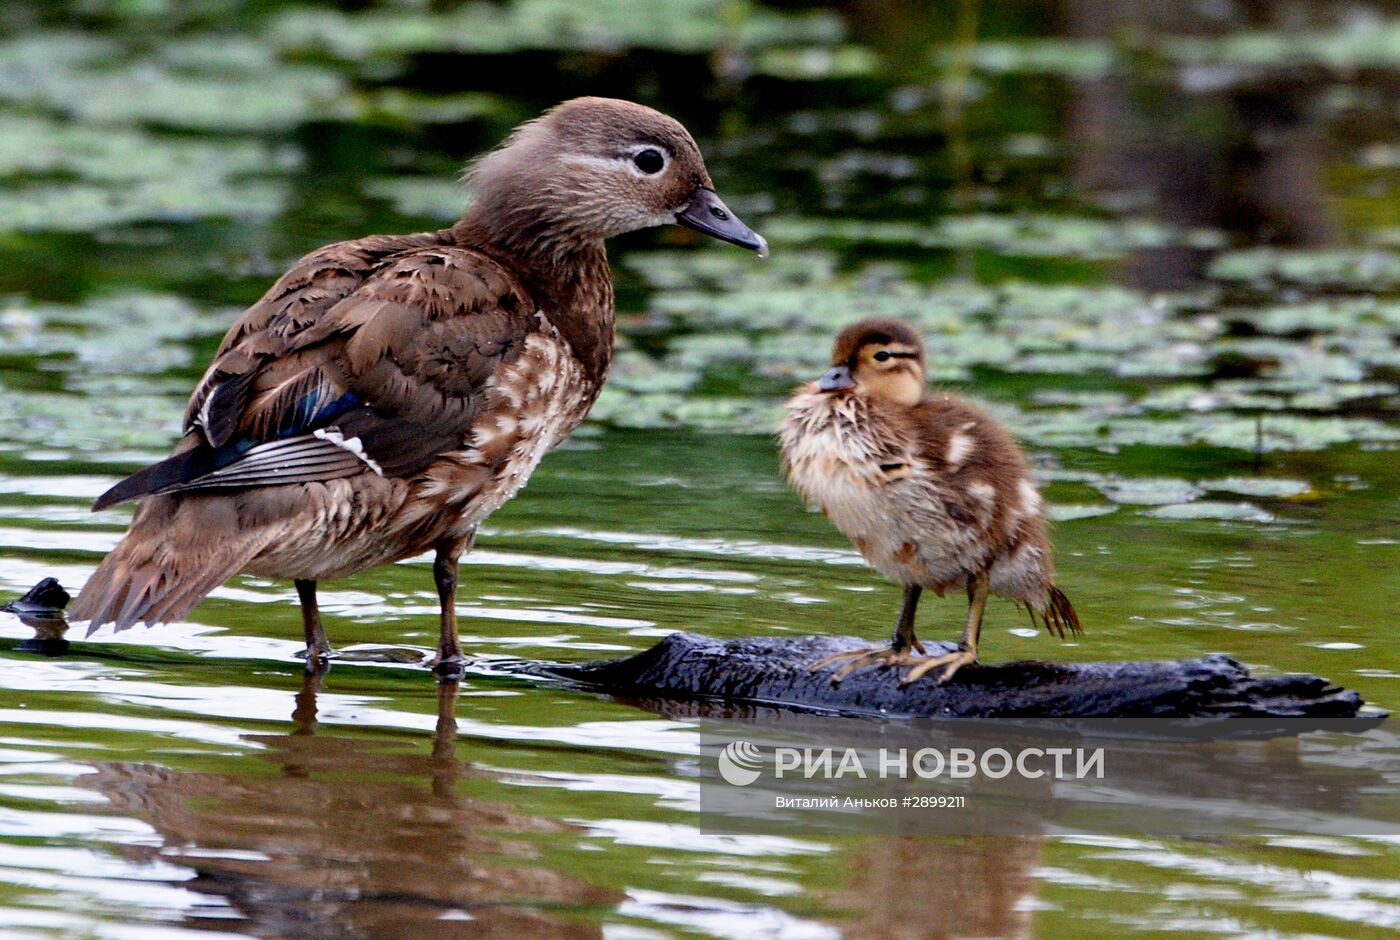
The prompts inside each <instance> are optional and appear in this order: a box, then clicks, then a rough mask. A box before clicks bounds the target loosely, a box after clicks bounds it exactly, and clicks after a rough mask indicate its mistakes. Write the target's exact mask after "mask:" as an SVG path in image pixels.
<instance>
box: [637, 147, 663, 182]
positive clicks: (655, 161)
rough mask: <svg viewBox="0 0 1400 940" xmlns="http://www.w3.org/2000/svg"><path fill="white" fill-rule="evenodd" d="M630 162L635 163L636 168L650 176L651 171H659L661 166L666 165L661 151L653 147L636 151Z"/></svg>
mask: <svg viewBox="0 0 1400 940" xmlns="http://www.w3.org/2000/svg"><path fill="white" fill-rule="evenodd" d="M632 162H633V163H635V164H636V165H637V169H639V170H641V171H642V172H643V173H646V174H647V175H648V176H650V175H651V174H652V173H660V172H661V169H662V167H664V166H665V165H666V158H665V157H663V156H662V155H661V151H660V150H657V149H655V148H653V147H648V148H647V149H645V150H639V151H637V155H636V156H634V157H633V158H632Z"/></svg>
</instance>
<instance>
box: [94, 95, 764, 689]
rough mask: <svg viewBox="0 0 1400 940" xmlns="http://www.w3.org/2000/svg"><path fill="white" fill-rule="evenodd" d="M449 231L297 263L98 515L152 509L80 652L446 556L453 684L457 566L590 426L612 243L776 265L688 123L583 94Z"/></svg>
mask: <svg viewBox="0 0 1400 940" xmlns="http://www.w3.org/2000/svg"><path fill="white" fill-rule="evenodd" d="M468 183H469V188H470V190H471V193H472V197H473V198H472V201H471V204H470V206H469V207H468V209H467V210H466V212H465V214H464V215H463V216H462V218H461V219H460V220H459V221H458V222H457V223H456V224H455V225H453V226H452V227H451V228H448V229H444V230H442V231H437V232H427V233H423V234H416V235H398V236H385V235H375V236H370V237H367V238H361V239H358V240H355V241H347V242H340V243H337V244H333V245H328V246H326V247H324V248H321V249H320V250H318V251H314V252H312V253H311V254H309V255H307V256H306V257H304V258H302V259H301V260H300V261H298V262H296V264H294V265H293V266H292V268H291V270H289V271H288V272H287V273H286V274H284V275H283V276H282V277H281V279H280V280H278V281H277V283H276V284H274V285H273V286H272V288H271V289H270V290H269V291H268V292H267V293H266V294H264V295H263V297H262V299H261V300H259V301H258V302H257V303H256V304H254V305H253V306H252V307H251V308H249V309H248V311H247V312H246V313H244V314H243V316H242V317H241V318H240V319H239V320H238V321H237V322H236V323H235V324H234V325H233V327H232V329H230V330H229V332H228V335H227V336H225V337H224V341H223V344H222V346H220V348H219V351H218V353H217V354H216V355H215V357H214V361H213V363H212V364H211V365H210V366H209V369H208V371H207V372H206V373H205V375H204V378H203V379H202V380H201V381H200V382H199V385H198V386H197V387H196V388H195V390H194V394H193V395H192V396H191V397H190V400H189V406H188V408H187V409H186V411H185V421H184V436H183V437H182V438H181V440H180V442H179V444H178V445H176V447H175V449H174V452H173V453H172V455H171V456H170V457H169V458H167V459H165V460H163V461H161V462H160V463H157V464H155V465H153V466H150V467H147V468H145V469H144V470H141V471H139V472H138V473H135V474H133V475H132V476H130V477H128V478H126V479H125V480H123V481H121V482H120V483H118V484H117V485H116V486H114V487H112V489H110V490H108V491H107V492H106V493H105V494H103V496H102V497H101V498H99V499H98V500H97V503H96V505H95V506H94V507H93V508H94V510H98V509H105V508H107V507H108V506H112V505H114V504H116V503H120V502H123V501H126V500H131V499H139V500H140V505H139V506H138V508H137V510H136V515H135V518H134V519H133V521H132V523H131V527H130V529H129V530H128V531H127V533H126V535H125V537H124V538H123V539H122V540H121V542H120V543H119V544H118V545H117V547H116V548H115V549H113V550H112V552H111V553H110V554H109V555H108V556H107V557H106V559H105V560H104V561H103V562H102V563H101V565H99V566H98V568H97V571H96V573H94V574H93V576H92V578H91V579H89V581H88V582H87V584H86V585H85V586H84V588H83V590H82V593H81V594H80V595H79V597H78V599H77V601H76V603H75V604H74V607H73V611H72V616H73V618H74V619H78V620H82V619H86V620H89V621H90V628H89V633H91V632H92V630H94V629H96V628H97V627H99V626H101V625H102V624H104V623H107V622H109V621H110V622H113V623H115V626H116V629H118V630H122V629H125V628H127V627H130V626H132V625H133V624H135V623H137V622H139V621H144V622H146V623H161V622H166V621H170V620H175V619H178V618H180V617H182V616H183V615H184V614H185V613H187V612H188V611H189V610H190V609H191V608H192V607H194V605H195V604H197V603H198V602H199V601H200V600H201V599H202V598H203V597H204V596H205V595H206V594H208V593H209V592H210V591H212V590H213V589H214V588H216V587H218V586H219V585H220V584H222V583H223V582H224V581H225V580H227V579H228V578H230V577H232V576H233V575H236V574H239V573H244V574H252V575H260V576H264V577H273V578H284V579H290V580H292V581H294V582H295V584H296V588H297V593H298V595H299V597H300V600H301V609H302V618H303V625H304V628H305V635H306V645H307V661H308V665H309V666H310V665H311V664H313V663H317V662H320V661H322V660H324V658H325V657H326V656H328V655H330V653H331V652H332V650H331V648H330V645H329V643H328V642H327V640H326V635H325V631H324V629H323V628H322V625H321V621H320V617H319V614H318V612H317V607H316V584H317V582H318V581H321V580H325V579H331V578H342V577H345V576H347V575H351V574H354V573H356V572H358V571H363V570H365V569H367V568H370V567H373V566H376V565H382V564H386V563H389V562H393V561H397V560H399V559H402V558H408V557H411V556H414V555H418V554H421V553H424V552H427V551H429V550H431V551H433V552H434V553H435V561H434V564H433V576H434V579H435V581H436V585H437V592H438V596H439V598H440V600H441V604H442V611H441V638H440V642H439V647H438V657H437V661H436V666H435V668H436V670H437V671H438V672H439V674H442V675H455V674H459V673H460V672H461V668H462V664H463V662H464V660H463V657H462V651H461V648H460V646H459V644H458V639H457V619H456V612H455V606H454V599H455V593H456V584H457V562H458V558H459V557H460V556H461V554H462V553H463V552H465V551H467V550H468V549H469V548H470V547H471V545H472V543H473V541H474V538H475V533H476V530H477V527H478V526H479V525H480V524H481V522H482V520H484V519H485V518H486V517H487V516H489V515H490V514H491V513H492V512H494V511H495V510H496V509H497V508H499V507H500V506H501V504H502V503H504V502H505V501H506V500H508V499H510V498H511V497H512V496H514V495H515V493H516V492H517V491H518V490H519V489H520V488H521V487H522V486H524V484H525V481H526V480H527V479H528V478H529V476H530V474H531V472H532V471H533V470H534V469H535V467H536V465H537V464H538V463H539V461H540V459H541V458H542V457H543V456H544V455H545V454H546V453H548V452H549V451H550V450H551V449H553V448H554V447H555V446H556V445H557V444H558V443H559V442H560V441H562V440H563V439H564V438H565V437H567V436H568V434H569V433H570V432H571V431H573V430H574V428H575V427H577V426H578V424H579V423H580V422H581V421H582V420H583V418H584V416H585V415H586V414H587V413H588V410H589V408H590V407H591V406H592V404H593V402H594V400H595V399H596V398H597V396H598V392H599V390H600V389H601V388H602V385H603V380H604V377H605V376H606V375H607V372H608V364H609V362H610V360H611V357H612V348H613V324H614V313H613V291H612V280H611V275H610V273H609V269H608V260H607V254H606V252H605V250H604V246H603V242H604V240H605V239H607V238H610V237H612V236H614V235H619V234H622V233H624V232H630V231H633V230H636V229H642V228H647V227H650V226H657V225H665V224H671V223H676V224H680V225H683V226H687V227H690V228H693V229H697V230H699V231H701V232H704V233H706V234H708V235H712V236H714V237H716V238H719V239H721V240H724V241H727V242H732V243H734V244H736V245H741V246H743V247H745V248H749V249H752V250H754V251H756V252H757V253H758V254H759V255H760V256H763V255H766V253H767V244H766V243H765V242H764V240H763V239H762V238H761V237H760V236H758V235H756V234H755V233H754V232H753V231H751V230H750V229H749V228H748V227H747V226H745V225H744V224H743V223H742V222H741V221H739V219H738V218H736V217H735V216H734V215H733V214H732V213H731V212H730V211H729V210H728V209H727V208H726V207H725V205H724V203H723V202H722V201H721V200H720V198H719V197H718V196H717V195H716V194H715V191H714V186H713V183H712V182H711V180H710V176H709V173H708V172H707V171H706V169H705V163H704V160H703V158H702V157H701V155H700V150H699V148H698V147H697V146H696V144H695V141H694V140H692V139H691V136H690V134H689V133H687V132H686V130H685V128H684V127H682V126H681V125H680V124H679V123H678V122H677V121H675V120H673V119H671V118H669V117H667V116H666V115H664V114H661V113H659V112H657V111H654V110H652V109H650V108H646V107H643V106H641V105H638V104H633V103H631V102H627V101H618V100H613V99H605V98H578V99H575V100H573V101H568V102H565V103H563V104H561V105H558V106H557V107H555V108H553V109H552V110H550V111H547V112H545V113H544V114H543V115H542V116H541V117H539V118H538V119H537V120H533V121H530V122H528V123H526V124H523V125H521V126H520V127H518V128H516V130H515V131H514V132H513V133H512V134H511V135H510V137H509V138H508V139H507V140H506V141H505V142H504V143H503V144H502V145H501V146H500V147H499V148H498V149H496V150H494V151H492V152H490V153H488V154H487V155H485V156H484V157H482V158H480V159H479V160H477V161H476V162H475V163H474V164H473V165H472V166H471V168H470V169H469V171H468Z"/></svg>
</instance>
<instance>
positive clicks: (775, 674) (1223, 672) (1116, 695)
mask: <svg viewBox="0 0 1400 940" xmlns="http://www.w3.org/2000/svg"><path fill="white" fill-rule="evenodd" d="M68 599H69V598H68V592H66V591H65V590H63V588H62V587H61V586H60V585H59V583H58V582H57V581H55V580H54V579H53V578H45V579H44V580H43V581H41V582H39V584H37V585H35V586H34V588H33V589H32V590H30V591H29V593H27V594H25V595H24V597H22V598H19V599H17V600H14V601H11V602H10V603H8V604H5V605H4V606H3V607H0V610H5V611H9V612H11V613H15V614H17V615H19V618H20V620H21V621H23V622H24V623H26V624H29V625H30V626H32V627H34V629H35V631H36V636H35V639H34V640H32V641H26V642H25V643H24V644H22V645H21V648H22V649H27V650H32V651H36V652H42V653H45V654H46V655H51V656H52V655H62V654H63V653H64V652H66V651H67V649H68V643H67V641H66V640H64V639H63V631H64V629H65V628H66V626H67V625H66V623H65V622H64V619H63V608H64V606H65V605H66V604H67V603H68ZM868 645H869V644H868V641H866V640H861V639H857V638H856V637H849V636H847V637H842V636H796V637H751V638H746V639H738V640H716V639H711V638H710V637H705V636H700V635H698V634H694V633H673V634H671V635H670V636H668V637H666V638H665V639H663V640H662V641H661V642H659V643H657V644H656V645H655V646H653V647H652V648H651V649H648V650H645V651H644V652H641V653H637V654H636V655H635V656H629V657H627V658H626V659H612V660H603V661H601V662H592V663H582V664H573V665H561V664H555V663H541V662H530V661H526V660H508V661H501V660H496V661H492V662H490V663H488V664H473V666H474V667H475V668H474V669H473V671H477V670H479V671H480V672H483V673H485V674H488V675H502V674H508V675H518V676H529V677H534V678H545V679H553V680H561V679H562V680H564V681H566V682H568V683H570V684H572V685H574V686H576V687H579V688H583V689H587V690H588V691H591V692H599V693H603V694H608V695H614V696H617V697H619V698H625V699H629V700H631V701H633V702H635V703H636V704H638V705H641V706H642V707H645V708H650V709H652V710H654V711H658V712H661V713H663V714H669V715H674V716H677V717H680V716H682V715H690V716H694V717H730V718H735V717H755V716H757V715H758V714H759V713H770V712H787V713H792V712H809V713H821V714H828V715H841V716H844V717H850V718H870V717H878V718H1000V719H1026V720H1063V719H1068V720H1084V719H1105V718H1107V719H1122V718H1127V719H1136V718H1164V719H1176V720H1184V721H1185V722H1186V723H1190V724H1194V725H1196V726H1200V725H1202V724H1212V725H1214V726H1219V725H1221V724H1223V723H1225V722H1234V723H1235V726H1236V728H1237V729H1238V731H1237V732H1236V733H1240V734H1260V735H1271V734H1280V733H1283V734H1296V733H1299V732H1302V731H1307V730H1312V729H1314V728H1327V729H1333V730H1362V729H1364V728H1367V727H1371V726H1374V725H1376V724H1379V723H1380V722H1381V721H1382V720H1383V719H1384V718H1385V714H1384V713H1383V712H1377V711H1369V712H1367V713H1365V714H1362V713H1361V708H1362V706H1363V705H1364V704H1365V703H1364V702H1363V701H1362V699H1361V696H1360V695H1359V694H1358V693H1356V692H1354V691H1352V690H1350V689H1343V688H1340V687H1338V686H1334V685H1332V684H1331V683H1330V682H1328V681H1327V680H1326V679H1323V678H1321V677H1319V676H1312V675H1287V676H1266V677H1257V676H1254V675H1251V674H1250V672H1249V670H1248V669H1246V668H1245V667H1244V666H1242V665H1241V664H1240V663H1238V662H1236V661H1235V660H1233V659H1231V658H1230V657H1228V656H1224V655H1220V654H1216V655H1212V656H1205V657H1202V658H1200V659H1184V660H1173V661H1164V662H1128V663H1047V662H1040V661H1035V660H1024V661H1021V662H1012V663H995V664H988V665H978V666H965V667H963V668H962V669H961V670H959V671H958V672H957V673H956V674H955V675H954V676H953V677H952V678H951V679H950V680H949V681H948V682H946V683H943V684H941V685H940V684H939V683H938V682H937V681H935V680H934V679H933V678H932V677H931V676H926V677H924V678H922V679H920V680H919V681H917V682H912V683H910V684H909V685H906V686H901V685H900V684H899V679H898V676H896V675H895V674H894V673H892V672H891V671H890V670H887V669H879V668H866V669H860V670H857V671H856V672H853V673H851V674H850V675H849V676H847V677H846V678H845V679H844V680H843V681H842V682H841V683H840V684H839V685H834V684H832V682H831V675H832V673H833V671H834V670H835V669H836V667H835V666H832V667H827V668H826V669H823V670H821V671H820V672H812V671H811V664H812V663H815V662H818V661H819V660H821V659H824V658H826V657H828V656H831V655H833V654H835V653H841V652H845V651H847V650H853V649H859V648H861V647H864V646H868ZM927 647H928V652H929V655H939V654H941V653H946V652H951V651H952V650H953V649H954V647H953V645H952V644H951V643H929V644H927ZM402 652H403V651H402V650H390V651H387V652H386V651H383V650H381V651H376V653H375V654H374V655H367V656H366V655H362V656H359V657H355V656H353V655H346V656H344V657H343V659H344V660H350V659H353V658H362V659H367V660H373V661H376V662H384V661H386V656H387V657H388V659H389V660H395V659H397V660H398V661H403V660H402V658H401V657H399V656H396V655H393V654H395V653H397V654H401V653H402ZM469 668H472V667H469ZM1249 722H1254V724H1252V725H1251V724H1249ZM1260 722H1263V723H1262V724H1261V723H1260ZM1136 730H1139V731H1140V730H1141V729H1136Z"/></svg>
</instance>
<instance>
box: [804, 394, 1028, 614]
mask: <svg viewBox="0 0 1400 940" xmlns="http://www.w3.org/2000/svg"><path fill="white" fill-rule="evenodd" d="M779 440H780V445H781V449H782V454H783V463H784V465H785V468H786V470H787V473H788V478H789V480H790V481H791V482H792V485H793V487H794V489H796V490H797V492H798V493H799V494H800V495H801V496H802V497H803V498H804V499H806V500H807V501H808V502H809V503H811V504H812V505H815V506H816V507H817V508H819V509H820V510H821V511H822V513H823V514H824V515H825V516H826V517H827V518H828V519H830V520H831V522H832V524H833V525H835V526H836V527H837V528H838V529H840V530H841V531H842V532H843V533H844V534H845V535H846V536H847V537H848V538H850V539H851V541H852V543H853V544H854V545H855V547H856V549H857V550H858V551H859V552H860V553H861V555H862V556H864V558H865V560H866V561H867V562H869V563H870V565H871V566H872V567H874V568H875V569H876V570H877V571H879V572H880V573H881V574H883V575H885V576H886V577H888V578H891V579H893V580H896V581H899V582H900V583H903V584H919V585H922V586H924V587H928V588H932V589H934V590H938V591H941V590H943V589H944V588H946V587H948V586H951V585H955V584H961V583H963V582H964V581H965V580H966V579H967V577H969V576H970V575H972V574H974V573H976V572H978V571H983V570H988V569H991V570H992V573H993V580H994V582H998V581H1000V582H1004V587H1005V590H1003V591H999V592H998V593H1005V594H1007V595H1009V596H1013V597H1020V596H1022V595H1025V596H1027V597H1032V596H1039V595H1038V592H1039V584H1040V582H1041V581H1042V580H1043V579H1044V578H1046V577H1048V575H1049V568H1048V564H1049V555H1048V551H1047V549H1048V545H1047V544H1046V542H1045V533H1044V524H1043V519H1042V512H1041V510H1042V506H1041V500H1040V496H1039V494H1038V493H1037V492H1036V490H1035V487H1034V485H1033V484H1032V482H1031V479H1030V472H1029V468H1028V467H1027V465H1026V463H1025V460H1024V458H1023V457H1022V456H1021V453H1020V450H1019V449H1018V448H1017V447H1016V445H1015V442H1014V441H1013V440H1012V439H1011V437H1010V435H1008V434H1007V433H1006V432H1005V430H1004V429H1002V428H1001V427H1000V426H999V425H997V424H996V422H995V421H994V420H993V419H992V418H991V417H990V416H988V415H986V414H985V413H984V412H982V411H980V410H979V409H977V408H975V407H973V406H971V405H968V404H966V403H965V402H962V401H961V400H959V399H956V398H952V397H951V396H940V397H939V398H938V399H936V400H926V401H925V402H924V403H921V405H919V406H915V407H914V408H912V409H911V408H905V407H902V406H898V405H890V404H887V403H884V402H880V401H875V400H871V399H870V398H868V397H867V396H862V395H859V394H849V393H847V394H834V395H833V394H829V393H824V392H821V391H819V390H818V389H817V388H816V386H815V385H811V386H807V387H805V388H803V389H802V390H800V391H799V392H798V393H797V395H795V396H794V397H793V398H792V400H791V401H790V402H789V403H788V411H787V416H786V418H785V419H784V421H783V423H782V425H781V427H780V430H779ZM1013 566H1014V567H1015V568H1016V575H1017V577H1016V578H1015V579H1006V578H1002V577H998V575H1000V574H1002V573H1003V572H1002V570H1001V569H1006V572H1007V573H1010V568H1011V567H1013ZM1010 580H1015V581H1016V582H1017V584H1016V585H1014V586H1013V585H1012V584H1011V583H1010ZM994 589H996V585H994Z"/></svg>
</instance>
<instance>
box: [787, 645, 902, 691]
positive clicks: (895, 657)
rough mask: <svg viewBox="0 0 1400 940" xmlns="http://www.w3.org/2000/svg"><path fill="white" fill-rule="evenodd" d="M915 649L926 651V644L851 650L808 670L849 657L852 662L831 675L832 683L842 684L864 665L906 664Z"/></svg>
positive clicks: (891, 665) (886, 666)
mask: <svg viewBox="0 0 1400 940" xmlns="http://www.w3.org/2000/svg"><path fill="white" fill-rule="evenodd" d="M915 650H918V651H919V652H920V653H923V652H925V650H924V644H922V643H920V642H919V641H918V640H915V641H914V645H913V646H894V645H891V646H872V647H867V648H865V649H858V650H849V651H847V652H845V653H837V654H836V655H835V656H828V657H827V658H826V659H823V660H821V661H820V662H816V663H813V664H812V665H811V666H810V667H808V672H820V671H821V670H823V669H825V668H826V667H827V666H830V665H832V664H833V663H839V662H842V661H843V660H847V659H849V660H850V662H848V663H846V665H844V666H842V667H841V668H840V669H838V670H836V672H835V673H833V674H832V676H831V684H832V685H840V683H841V680H842V679H844V678H846V677H847V676H849V675H850V674H851V673H853V672H855V671H856V670H857V669H860V668H861V667H863V666H879V667H880V668H881V669H889V668H891V667H893V666H903V665H906V664H908V663H909V662H910V660H911V658H912V657H913V654H914V651H915Z"/></svg>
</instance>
